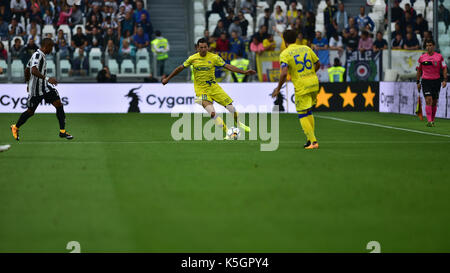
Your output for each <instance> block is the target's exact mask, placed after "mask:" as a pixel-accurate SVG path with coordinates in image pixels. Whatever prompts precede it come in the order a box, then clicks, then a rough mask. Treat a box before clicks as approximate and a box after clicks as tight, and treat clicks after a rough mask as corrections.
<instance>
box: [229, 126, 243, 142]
mask: <svg viewBox="0 0 450 273" xmlns="http://www.w3.org/2000/svg"><path fill="white" fill-rule="evenodd" d="M227 135H228V137H230V138H231V139H234V140H237V139H239V137H240V136H241V130H239V128H236V127H231V128H230V129H228V131H227Z"/></svg>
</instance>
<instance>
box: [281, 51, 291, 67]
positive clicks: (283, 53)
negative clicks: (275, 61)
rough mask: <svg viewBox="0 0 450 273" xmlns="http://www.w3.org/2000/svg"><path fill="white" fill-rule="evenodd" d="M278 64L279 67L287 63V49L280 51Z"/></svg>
mask: <svg viewBox="0 0 450 273" xmlns="http://www.w3.org/2000/svg"><path fill="white" fill-rule="evenodd" d="M280 65H281V67H285V66H288V65H289V54H287V51H283V52H281V54H280Z"/></svg>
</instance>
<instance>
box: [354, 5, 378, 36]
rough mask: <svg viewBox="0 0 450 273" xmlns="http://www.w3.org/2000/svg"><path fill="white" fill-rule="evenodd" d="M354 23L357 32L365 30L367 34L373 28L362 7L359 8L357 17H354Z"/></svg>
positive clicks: (373, 24) (373, 25)
mask: <svg viewBox="0 0 450 273" xmlns="http://www.w3.org/2000/svg"><path fill="white" fill-rule="evenodd" d="M355 22H356V25H357V26H358V29H359V31H364V30H367V31H368V32H372V31H373V29H374V27H375V23H374V22H373V21H372V19H371V18H370V17H369V15H366V9H365V8H364V6H361V7H360V8H359V15H358V16H356V17H355Z"/></svg>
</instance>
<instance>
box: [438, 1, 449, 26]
mask: <svg viewBox="0 0 450 273" xmlns="http://www.w3.org/2000/svg"><path fill="white" fill-rule="evenodd" d="M438 21H442V22H444V24H445V31H446V32H447V30H448V26H449V25H450V12H449V10H448V9H446V8H445V7H444V5H442V4H440V5H439V9H438Z"/></svg>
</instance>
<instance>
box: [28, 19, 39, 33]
mask: <svg viewBox="0 0 450 273" xmlns="http://www.w3.org/2000/svg"><path fill="white" fill-rule="evenodd" d="M33 28H35V29H36V33H41V26H40V25H38V24H37V21H36V20H32V21H31V23H30V24H28V26H27V35H31V29H33Z"/></svg>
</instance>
